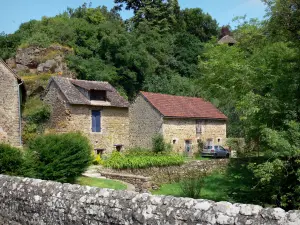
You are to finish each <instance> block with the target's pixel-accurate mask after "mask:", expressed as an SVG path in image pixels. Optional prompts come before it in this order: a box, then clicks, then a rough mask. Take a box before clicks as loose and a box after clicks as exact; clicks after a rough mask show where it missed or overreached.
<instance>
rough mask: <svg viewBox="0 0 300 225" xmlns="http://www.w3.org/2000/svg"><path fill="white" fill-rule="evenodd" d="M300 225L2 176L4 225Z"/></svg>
mask: <svg viewBox="0 0 300 225" xmlns="http://www.w3.org/2000/svg"><path fill="white" fill-rule="evenodd" d="M22 224H30V225H31V224H32V225H41V224H43V225H46V224H51V225H56V224H58V225H60V224H61V225H69V224H70V225H71V224H72V225H76V224H84V225H85V224H86V225H87V224H89V225H96V224H97V225H100V224H124V225H125V224H128V225H129V224H137V225H138V224H151V225H156V224H157V225H158V224H166V225H171V224H172V225H173V224H177V225H181V224H182V225H183V224H189V225H193V224H195V225H196V224H198V225H199V224H201V225H215V224H236V225H244V224H248V225H252V224H253V225H254V224H256V225H257V224H265V225H278V224H280V225H299V224H300V211H289V212H285V211H284V210H283V209H280V208H275V209H271V208H262V207H261V206H257V205H246V204H231V203H228V202H213V201H208V200H201V199H199V200H194V199H189V198H175V197H170V196H152V195H150V194H146V193H143V194H138V193H136V192H128V191H114V190H109V189H99V188H92V187H86V186H79V185H71V184H61V183H56V182H52V181H42V180H35V179H29V178H19V177H9V176H5V175H0V225H22Z"/></svg>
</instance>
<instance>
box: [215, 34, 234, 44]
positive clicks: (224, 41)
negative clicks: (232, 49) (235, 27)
mask: <svg viewBox="0 0 300 225" xmlns="http://www.w3.org/2000/svg"><path fill="white" fill-rule="evenodd" d="M218 43H219V44H236V43H237V41H236V40H235V39H234V38H233V37H231V36H229V35H226V36H224V37H222V38H221V39H220V40H219V41H218Z"/></svg>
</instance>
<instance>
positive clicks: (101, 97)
mask: <svg viewBox="0 0 300 225" xmlns="http://www.w3.org/2000/svg"><path fill="white" fill-rule="evenodd" d="M90 99H91V100H95V101H106V91H99V90H91V91H90Z"/></svg>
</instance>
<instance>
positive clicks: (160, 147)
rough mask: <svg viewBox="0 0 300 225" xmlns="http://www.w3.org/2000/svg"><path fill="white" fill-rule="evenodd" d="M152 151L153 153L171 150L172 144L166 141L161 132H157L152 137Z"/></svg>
mask: <svg viewBox="0 0 300 225" xmlns="http://www.w3.org/2000/svg"><path fill="white" fill-rule="evenodd" d="M152 143H153V147H152V149H153V151H154V152H155V153H165V152H170V151H171V150H172V146H171V144H169V143H166V142H165V140H164V137H163V135H162V134H157V135H155V136H154V137H153V139H152Z"/></svg>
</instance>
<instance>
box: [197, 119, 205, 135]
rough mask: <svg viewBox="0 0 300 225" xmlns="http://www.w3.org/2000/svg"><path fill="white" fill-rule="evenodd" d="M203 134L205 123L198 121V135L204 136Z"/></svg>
mask: <svg viewBox="0 0 300 225" xmlns="http://www.w3.org/2000/svg"><path fill="white" fill-rule="evenodd" d="M202 133H203V121H202V120H196V134H202Z"/></svg>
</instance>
